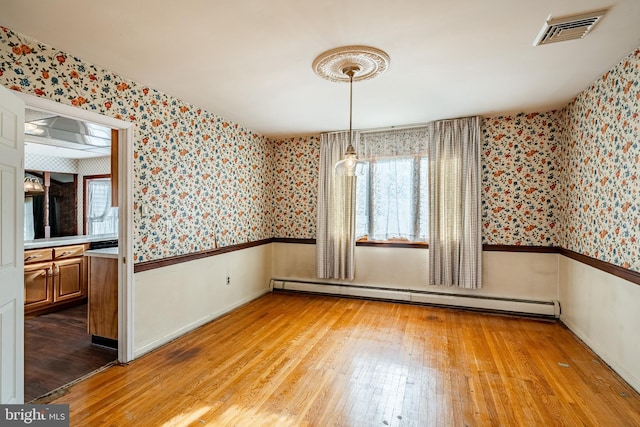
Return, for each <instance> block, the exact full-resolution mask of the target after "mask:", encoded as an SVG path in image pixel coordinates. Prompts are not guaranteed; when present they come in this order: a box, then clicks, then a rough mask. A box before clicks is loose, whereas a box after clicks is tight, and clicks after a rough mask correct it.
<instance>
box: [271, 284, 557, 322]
mask: <svg viewBox="0 0 640 427" xmlns="http://www.w3.org/2000/svg"><path fill="white" fill-rule="evenodd" d="M271 287H272V288H273V289H280V290H290V291H301V292H316V293H322V294H329V295H343V296H353V297H361V298H373V299H384V300H393V301H404V302H414V303H420V304H429V305H438V306H450V307H460V308H468V309H475V310H486V311H500V312H508V313H522V314H527V315H536V316H545V317H554V318H557V317H559V316H560V304H559V303H558V301H552V300H550V301H536V300H523V299H514V298H501V297H492V296H485V295H478V296H475V295H461V294H450V293H444V292H440V293H439V292H430V291H417V290H408V289H394V288H387V287H379V286H377V287H368V286H360V285H353V284H341V283H328V282H310V281H301V280H287V279H276V278H274V279H272V280H271Z"/></svg>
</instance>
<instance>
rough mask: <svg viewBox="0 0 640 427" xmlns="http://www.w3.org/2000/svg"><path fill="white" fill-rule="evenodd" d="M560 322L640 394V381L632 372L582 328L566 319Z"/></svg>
mask: <svg viewBox="0 0 640 427" xmlns="http://www.w3.org/2000/svg"><path fill="white" fill-rule="evenodd" d="M560 321H561V322H562V323H564V325H565V326H566V327H567V328H569V330H570V331H571V332H573V333H574V334H575V335H576V336H577V337H578V338H580V340H582V342H584V343H585V345H586V346H587V347H589V348H590V349H591V351H593V352H594V353H595V354H597V355H598V356H599V357H600V358H601V359H602V360H603V361H604V362H605V363H606V364H607V365H609V367H610V368H611V369H613V370H614V371H615V372H616V373H617V374H618V375H620V376H621V377H622V379H624V380H625V381H626V382H627V383H628V384H629V385H630V386H631V387H633V388H634V389H635V390H636V391H637V392H638V393H640V379H638V378H636V377H635V376H634V375H633V374H632V373H631V372H629V371H628V370H627V369H625V367H624V366H622V365H621V364H619V363H617V362H616V361H615V360H614V359H613V358H612V357H611V356H610V355H609V354H608V353H607V352H606V351H605V350H604V349H603V348H601V347H599V346H598V345H596V343H594V342H593V341H592V340H590V339H589V337H588V336H587V334H585V333H584V332H582V330H580V328H578V327H576V325H575V324H573V323H571V322H570V321H568V320H567V319H566V318H563V317H560Z"/></svg>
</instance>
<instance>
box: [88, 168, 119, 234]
mask: <svg viewBox="0 0 640 427" xmlns="http://www.w3.org/2000/svg"><path fill="white" fill-rule="evenodd" d="M85 182H86V184H85V185H86V192H85V194H86V201H85V202H86V203H85V206H86V209H85V224H86V234H88V235H97V234H116V233H118V208H113V207H111V179H110V178H86V179H85Z"/></svg>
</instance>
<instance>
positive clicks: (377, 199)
mask: <svg viewBox="0 0 640 427" xmlns="http://www.w3.org/2000/svg"><path fill="white" fill-rule="evenodd" d="M361 139H362V146H363V147H364V148H363V151H364V153H363V155H362V157H363V158H364V159H365V165H364V168H363V174H362V175H360V176H358V179H357V189H356V237H357V238H358V239H360V240H365V239H366V240H369V241H385V242H396V241H400V242H423V243H424V242H427V241H428V234H429V193H428V158H427V154H426V131H425V130H424V129H421V128H418V129H407V130H402V131H398V130H394V131H388V132H375V133H371V134H363V135H362V138H361Z"/></svg>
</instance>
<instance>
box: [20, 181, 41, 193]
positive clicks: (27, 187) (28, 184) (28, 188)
mask: <svg viewBox="0 0 640 427" xmlns="http://www.w3.org/2000/svg"><path fill="white" fill-rule="evenodd" d="M24 192H25V193H31V194H34V193H44V187H43V186H42V184H41V183H40V180H39V179H38V178H30V177H27V178H25V179H24Z"/></svg>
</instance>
